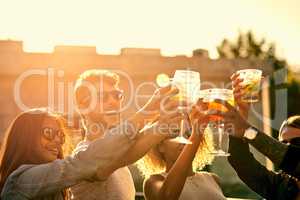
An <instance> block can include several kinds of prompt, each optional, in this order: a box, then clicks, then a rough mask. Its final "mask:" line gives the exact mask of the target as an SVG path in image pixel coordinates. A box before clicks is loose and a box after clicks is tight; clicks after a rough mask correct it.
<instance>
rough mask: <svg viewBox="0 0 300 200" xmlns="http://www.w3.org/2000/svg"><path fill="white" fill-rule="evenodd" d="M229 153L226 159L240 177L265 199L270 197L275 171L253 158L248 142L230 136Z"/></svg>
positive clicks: (272, 193) (273, 186)
mask: <svg viewBox="0 0 300 200" xmlns="http://www.w3.org/2000/svg"><path fill="white" fill-rule="evenodd" d="M229 153H230V156H229V157H228V161H229V163H230V164H231V166H232V167H233V168H234V170H235V171H236V172H237V174H238V176H239V177H240V179H241V180H242V181H243V182H244V183H245V184H246V185H248V186H249V187H250V188H251V189H252V190H253V191H255V192H257V193H258V194H260V195H261V196H263V197H265V198H267V199H272V197H273V196H272V195H274V192H273V191H274V190H276V188H275V185H274V184H273V183H272V182H273V181H272V180H273V177H274V176H275V173H273V172H270V171H268V170H267V169H266V168H265V167H264V166H262V165H261V164H260V163H259V162H258V161H257V160H255V158H254V157H253V155H252V153H251V152H250V150H249V145H248V143H246V142H245V141H243V140H242V139H239V138H234V137H231V136H230V143H229ZM273 188H274V189H273Z"/></svg>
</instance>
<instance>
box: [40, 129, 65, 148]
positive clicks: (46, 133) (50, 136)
mask: <svg viewBox="0 0 300 200" xmlns="http://www.w3.org/2000/svg"><path fill="white" fill-rule="evenodd" d="M42 135H43V137H44V138H46V139H47V140H49V141H53V140H54V139H55V137H56V136H57V137H59V139H60V141H61V142H60V143H61V144H64V143H65V134H64V133H63V132H62V131H61V130H55V129H53V128H50V127H45V128H43V129H42Z"/></svg>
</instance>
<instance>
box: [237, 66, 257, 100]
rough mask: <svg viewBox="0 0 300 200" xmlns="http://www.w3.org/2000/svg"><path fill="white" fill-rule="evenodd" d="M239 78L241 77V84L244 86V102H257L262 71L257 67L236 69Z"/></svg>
mask: <svg viewBox="0 0 300 200" xmlns="http://www.w3.org/2000/svg"><path fill="white" fill-rule="evenodd" d="M237 73H238V74H239V78H241V79H243V82H242V83H241V86H244V87H245V88H244V96H243V97H242V100H243V101H244V102H248V103H250V102H258V101H259V91H260V84H261V77H262V71H261V70H258V69H244V70H239V71H237Z"/></svg>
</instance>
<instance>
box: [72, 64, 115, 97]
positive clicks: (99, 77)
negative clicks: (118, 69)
mask: <svg viewBox="0 0 300 200" xmlns="http://www.w3.org/2000/svg"><path fill="white" fill-rule="evenodd" d="M99 81H100V83H103V82H106V83H111V84H112V85H114V86H115V85H117V84H119V82H120V77H119V75H118V74H116V73H114V72H112V71H109V70H103V69H90V70H86V71H84V72H83V73H82V74H80V75H79V77H78V79H77V80H76V83H75V88H74V93H75V97H76V101H77V102H80V101H81V100H82V98H84V97H82V96H83V94H82V93H84V91H87V90H88V89H87V88H86V87H85V86H84V83H86V82H88V83H95V82H99Z"/></svg>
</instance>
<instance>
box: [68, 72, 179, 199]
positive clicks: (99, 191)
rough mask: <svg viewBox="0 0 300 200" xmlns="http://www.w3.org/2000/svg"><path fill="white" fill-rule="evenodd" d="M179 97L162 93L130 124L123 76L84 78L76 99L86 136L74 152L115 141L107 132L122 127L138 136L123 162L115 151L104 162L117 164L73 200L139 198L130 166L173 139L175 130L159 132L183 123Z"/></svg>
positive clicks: (85, 185) (79, 82) (95, 74)
mask: <svg viewBox="0 0 300 200" xmlns="http://www.w3.org/2000/svg"><path fill="white" fill-rule="evenodd" d="M177 93H178V90H177V89H176V88H172V87H170V86H169V87H165V88H161V89H158V90H157V91H156V92H155V93H154V94H153V96H152V98H151V99H150V100H149V101H148V102H147V103H146V105H145V106H144V107H143V108H142V109H141V110H139V111H138V112H137V113H135V114H134V115H133V116H132V117H130V120H125V121H124V122H123V121H122V122H120V120H119V119H120V117H119V111H120V110H121V104H122V100H123V98H124V96H123V92H122V90H120V88H119V76H118V75H117V74H115V73H113V72H111V71H107V70H88V71H85V72H84V73H83V74H81V75H80V77H79V79H78V80H77V82H76V87H75V95H76V102H77V108H78V111H79V113H80V115H81V116H82V118H83V119H84V126H85V129H86V135H85V138H84V140H83V141H81V142H80V143H79V144H78V145H77V147H76V149H75V151H74V152H76V153H77V154H78V152H80V151H85V149H87V147H88V146H89V144H90V143H91V141H93V140H95V139H97V138H103V139H104V140H105V139H106V138H107V137H108V138H110V140H113V139H114V135H108V136H107V135H106V132H108V133H111V131H107V130H110V129H112V128H114V127H122V124H124V123H125V124H127V125H128V124H129V126H125V127H124V128H125V130H126V129H127V128H128V127H129V128H130V127H131V129H130V130H132V127H134V129H135V133H136V134H135V135H129V140H131V142H130V144H129V145H128V148H127V151H124V155H123V157H122V158H120V157H118V158H119V159H116V157H115V155H114V151H111V155H109V156H106V157H105V158H103V162H107V161H108V160H110V161H111V160H113V164H111V165H108V166H107V168H106V169H105V170H103V169H102V170H101V171H100V170H99V171H97V174H95V175H94V177H93V179H91V180H86V181H82V182H80V183H79V184H77V185H75V186H74V187H72V188H71V191H72V195H73V199H76V200H78V199H80V200H83V199H88V200H90V199H98V200H102V199H103V200H104V199H105V200H111V199H113V200H132V199H134V198H135V189H134V183H133V180H132V177H131V174H130V172H129V170H128V168H127V167H126V166H127V165H128V164H131V163H133V162H135V161H136V160H138V159H139V158H141V157H142V156H143V155H144V154H145V153H146V152H147V151H148V150H149V149H151V147H152V146H153V145H156V144H158V143H159V142H161V141H162V140H164V139H166V138H168V137H170V136H171V134H172V131H171V130H169V129H164V130H161V129H160V130H158V129H157V128H158V127H160V126H161V125H164V126H165V125H166V124H167V125H169V126H168V127H171V126H170V125H171V124H172V123H174V124H178V123H179V121H180V120H181V119H182V116H181V114H180V113H179V112H178V111H176V108H177V106H178V103H177V102H176V101H174V100H171V99H170V97H172V96H173V95H175V94H177ZM162 102H166V104H164V105H163V106H164V108H165V110H167V111H172V110H174V112H162V111H161V106H162ZM157 116H159V120H158V122H159V123H157V125H155V126H152V127H151V128H149V129H146V130H145V131H144V132H140V130H141V129H142V128H143V127H144V125H145V122H148V121H151V120H153V119H155V118H157ZM132 125H133V126H132ZM120 131H121V130H120ZM121 132H124V131H121ZM129 132H130V131H129ZM152 133H158V134H152ZM125 134H126V131H125ZM116 142H118V141H116ZM112 143H113V142H110V143H108V145H109V147H107V148H111V144H112ZM104 145H105V144H104ZM117 146H118V145H117V144H116V147H117ZM103 148H105V146H104V147H103ZM116 150H117V149H116ZM99 156H101V152H99Z"/></svg>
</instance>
